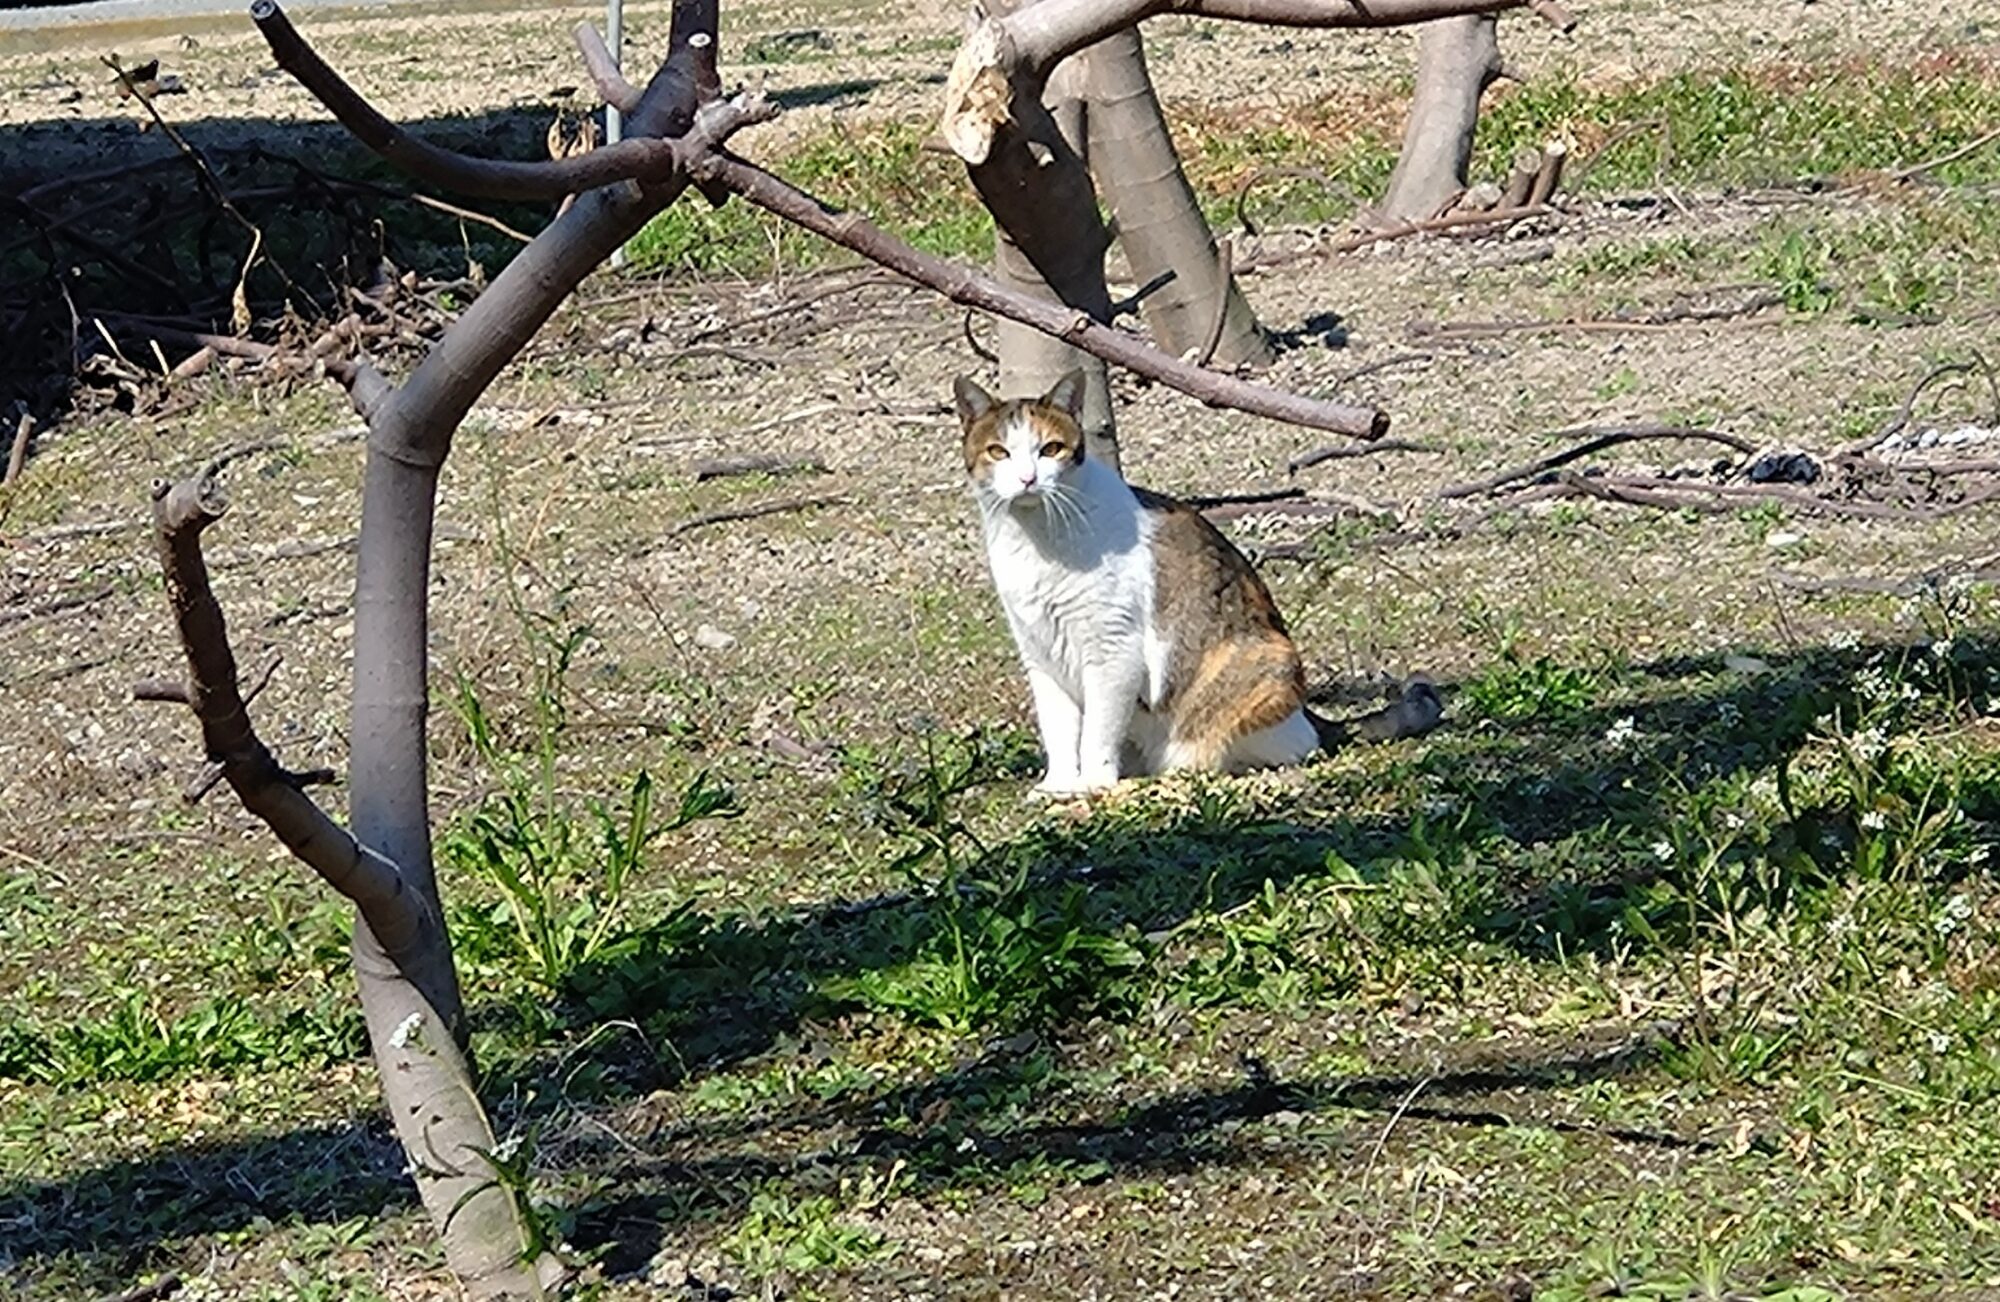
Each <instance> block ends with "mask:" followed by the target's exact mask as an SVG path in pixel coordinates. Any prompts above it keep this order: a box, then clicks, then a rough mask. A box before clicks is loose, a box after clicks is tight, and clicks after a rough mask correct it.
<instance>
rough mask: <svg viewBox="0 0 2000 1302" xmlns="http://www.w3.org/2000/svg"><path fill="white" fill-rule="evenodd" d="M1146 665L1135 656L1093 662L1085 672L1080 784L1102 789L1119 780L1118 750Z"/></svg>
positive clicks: (1135, 707) (1129, 727) (1128, 726)
mask: <svg viewBox="0 0 2000 1302" xmlns="http://www.w3.org/2000/svg"><path fill="white" fill-rule="evenodd" d="M1144 679H1145V667H1144V665H1143V664H1141V663H1139V662H1138V661H1137V659H1136V657H1135V658H1133V659H1132V660H1130V661H1127V660H1125V659H1124V658H1120V659H1119V660H1117V661H1115V662H1113V663H1109V664H1102V665H1092V666H1090V667H1089V668H1088V669H1086V670H1085V672H1084V675H1083V737H1082V740H1081V744H1080V745H1079V747H1078V760H1079V765H1078V768H1079V772H1078V779H1079V783H1080V785H1081V786H1082V787H1083V789H1084V790H1086V791H1099V790H1102V789H1103V788H1105V787H1109V786H1114V785H1116V783H1117V781H1118V754H1119V751H1120V750H1122V749H1123V748H1124V745H1125V738H1126V734H1127V733H1129V732H1130V731H1131V730H1132V716H1133V715H1134V714H1135V713H1136V712H1137V711H1138V709H1139V688H1140V685H1141V683H1142V682H1143V681H1144Z"/></svg>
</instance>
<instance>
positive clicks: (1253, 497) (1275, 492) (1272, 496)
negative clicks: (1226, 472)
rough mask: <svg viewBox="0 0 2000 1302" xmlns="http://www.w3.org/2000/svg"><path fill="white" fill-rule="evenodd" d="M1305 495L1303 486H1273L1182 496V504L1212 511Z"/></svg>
mask: <svg viewBox="0 0 2000 1302" xmlns="http://www.w3.org/2000/svg"><path fill="white" fill-rule="evenodd" d="M1305 495H1306V490H1305V489H1303V488H1273V489H1266V490H1264V491H1262V492H1256V493H1221V494H1216V495H1214V496H1205V497H1183V498H1182V499H1181V505H1182V506H1191V507H1193V508H1194V509H1195V510H1197V511H1202V512H1207V511H1213V510H1215V509H1216V508H1218V507H1225V506H1254V505H1257V504H1260V503H1268V502H1291V501H1297V500H1298V499H1299V498H1302V497H1304V496H1305Z"/></svg>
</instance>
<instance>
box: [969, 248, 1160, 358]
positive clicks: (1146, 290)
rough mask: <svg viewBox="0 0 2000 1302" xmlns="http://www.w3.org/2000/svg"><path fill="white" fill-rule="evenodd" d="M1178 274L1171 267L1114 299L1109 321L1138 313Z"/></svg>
mask: <svg viewBox="0 0 2000 1302" xmlns="http://www.w3.org/2000/svg"><path fill="white" fill-rule="evenodd" d="M1179 274H1180V273H1178V272H1176V271H1175V270H1174V269H1173V268H1172V267H1168V268H1167V269H1166V270H1165V271H1162V272H1161V273H1159V274H1158V275H1157V276H1154V277H1153V278H1152V279H1151V280H1149V281H1147V282H1146V283H1145V284H1143V285H1141V286H1139V287H1138V288H1137V289H1135V290H1133V291H1132V292H1131V293H1129V294H1127V295H1126V296H1125V297H1123V298H1120V299H1114V300H1113V301H1112V304H1111V319H1112V320H1113V321H1116V320H1117V319H1118V318H1119V317H1121V316H1132V315H1134V314H1135V313H1137V312H1138V310H1139V307H1140V305H1141V304H1142V303H1144V302H1145V301H1146V300H1147V299H1149V298H1151V297H1152V296H1153V295H1155V294H1157V293H1159V292H1160V291H1161V290H1163V289H1165V288H1166V287H1167V286H1169V285H1171V284H1173V283H1174V280H1175V278H1176V277H1177V276H1178V275H1179ZM989 360H992V359H989Z"/></svg>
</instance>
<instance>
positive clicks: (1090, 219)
mask: <svg viewBox="0 0 2000 1302" xmlns="http://www.w3.org/2000/svg"><path fill="white" fill-rule="evenodd" d="M1023 3H1024V0H990V7H991V9H992V10H993V12H994V14H995V15H996V16H998V17H1004V16H1006V15H1007V14H1009V13H1012V12H1013V11H1014V10H1015V9H1017V8H1020V7H1022V4H1023ZM1025 3H1029V4H1032V3H1034V0H1025ZM995 26H996V25H995V24H993V23H991V22H988V23H987V24H985V26H984V28H983V29H976V30H986V31H988V32H991V31H992V30H993V29H994V27H995ZM975 37H976V32H975ZM954 71H956V69H954ZM974 89H975V91H976V90H977V89H978V88H974ZM1045 94H1046V100H1047V102H1045V99H1044V96H1045ZM995 107H997V108H998V109H999V111H1000V113H1001V116H1000V117H998V118H996V119H992V120H990V121H989V123H988V124H987V125H988V127H989V130H988V132H987V134H986V136H985V147H984V148H976V147H975V148H974V149H972V150H967V149H964V148H960V149H958V153H959V155H960V157H961V158H963V159H965V163H966V171H967V172H968V174H969V175H970V176H971V178H972V185H973V188H974V189H975V190H977V191H978V192H979V198H980V201H981V202H982V203H984V204H985V205H986V210H987V211H988V212H989V213H991V214H992V216H993V227H994V235H995V240H994V258H993V270H994V278H995V279H997V280H998V281H999V282H1000V283H1001V284H1002V285H1003V286H1005V287H1006V288H1008V289H1010V290H1014V291H1016V292H1018V293H1022V294H1027V295H1029V296H1030V297H1036V298H1049V299H1054V300H1056V301H1059V302H1061V303H1064V304H1067V305H1068V306H1070V307H1072V308H1075V309H1076V310H1077V311H1079V312H1082V313H1083V314H1084V315H1086V316H1088V317H1089V318H1090V319H1091V320H1093V321H1097V322H1100V323H1106V324H1108V323H1109V322H1110V320H1111V291H1110V289H1109V288H1108V287H1107V286H1106V285H1105V282H1104V251H1105V249H1106V248H1107V247H1108V246H1109V244H1110V234H1109V233H1108V232H1107V231H1106V230H1105V229H1104V220H1103V218H1102V217H1101V216H1100V215H1099V212H1098V207H1097V191H1096V189H1095V188H1094V187H1093V186H1092V185H1091V181H1090V169H1089V166H1088V165H1087V164H1086V162H1085V151H1086V150H1087V148H1088V133H1087V131H1086V129H1085V126H1084V121H1083V115H1084V112H1085V106H1084V98H1083V93H1082V86H1081V84H1080V70H1079V69H1077V68H1076V67H1075V66H1074V65H1063V66H1061V67H1058V68H1056V69H1055V70H1054V72H1053V74H1051V75H1049V76H1048V77H1047V78H1046V82H1044V80H1043V78H1041V77H1039V76H1035V77H1033V78H1032V79H1031V80H1030V81H1025V82H1022V83H1020V84H1016V85H1013V86H1010V87H1007V88H1006V92H1005V100H1004V102H1003V103H1000V104H998V105H996V106H995ZM947 120H948V122H949V118H948V119H947ZM949 137H950V129H949V127H948V128H947V138H949ZM996 330H997V337H998V340H999V348H998V350H997V351H998V352H999V355H1000V380H999V386H1000V392H1001V393H1002V394H1004V395H1006V396H1008V397H1024V396H1027V395H1030V394H1038V393H1046V392H1047V391H1048V390H1049V389H1050V388H1051V387H1053V386H1054V384H1055V382H1056V381H1057V380H1059V379H1061V378H1062V377H1063V376H1064V375H1065V374H1067V373H1068V372H1070V371H1072V370H1077V369H1081V370H1082V371H1083V373H1084V400H1083V433H1084V446H1085V448H1086V449H1087V450H1088V451H1089V453H1090V455H1091V456H1094V457H1097V458H1098V459H1100V460H1102V461H1104V462H1105V463H1106V464H1108V465H1110V466H1111V468H1112V469H1114V470H1118V469H1121V466H1120V461H1119V456H1118V430H1117V425H1116V422H1115V420H1114V419H1113V417H1112V411H1111V386H1110V379H1109V375H1108V373H1107V372H1106V370H1105V367H1104V362H1103V361H1102V360H1101V359H1099V358H1097V357H1093V356H1091V355H1090V354H1088V353H1084V352H1082V351H1080V350H1078V349H1077V348H1075V347H1074V346H1072V345H1071V344H1069V343H1067V342H1065V341H1063V340H1061V339H1056V338H1052V337H1050V336H1048V335H1045V334H1042V333H1040V332H1038V331H1034V330H1030V329H1028V328H1026V327H1024V326H1021V325H1019V324H1017V323H1015V322H1012V321H1001V322H999V323H998V324H997V326H996Z"/></svg>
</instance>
